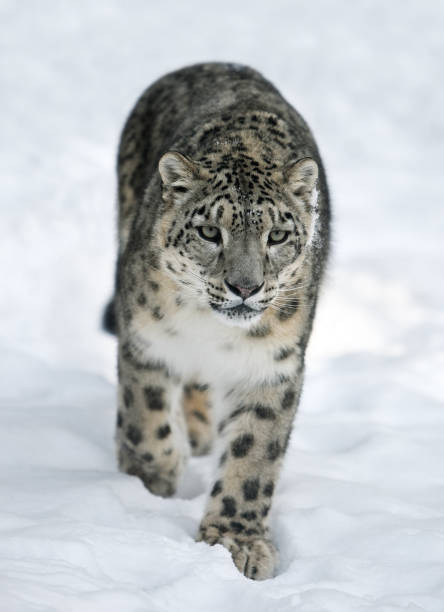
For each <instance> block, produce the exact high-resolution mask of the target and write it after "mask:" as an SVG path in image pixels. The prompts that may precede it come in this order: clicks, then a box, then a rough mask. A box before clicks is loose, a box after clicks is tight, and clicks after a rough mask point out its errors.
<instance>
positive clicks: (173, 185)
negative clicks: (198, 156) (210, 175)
mask: <svg viewBox="0 0 444 612" xmlns="http://www.w3.org/2000/svg"><path fill="white" fill-rule="evenodd" d="M159 173H160V176H161V179H162V183H163V187H164V189H165V190H166V191H167V192H168V193H171V192H172V193H173V195H174V196H180V195H181V194H185V193H187V191H189V189H190V187H191V185H192V183H193V181H195V180H198V179H199V178H203V177H202V176H201V168H200V167H199V164H197V163H196V162H194V161H193V160H191V159H190V158H189V157H185V155H182V154H181V153H177V152H176V151H169V152H168V153H165V154H164V155H162V157H161V158H160V161H159Z"/></svg>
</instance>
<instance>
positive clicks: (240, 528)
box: [230, 521, 245, 533]
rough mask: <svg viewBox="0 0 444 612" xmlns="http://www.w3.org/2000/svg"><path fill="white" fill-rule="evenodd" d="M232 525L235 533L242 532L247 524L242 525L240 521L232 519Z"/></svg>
mask: <svg viewBox="0 0 444 612" xmlns="http://www.w3.org/2000/svg"><path fill="white" fill-rule="evenodd" d="M230 527H231V529H232V530H233V531H234V533H240V532H241V531H243V530H244V529H245V525H242V523H240V522H239V521H230Z"/></svg>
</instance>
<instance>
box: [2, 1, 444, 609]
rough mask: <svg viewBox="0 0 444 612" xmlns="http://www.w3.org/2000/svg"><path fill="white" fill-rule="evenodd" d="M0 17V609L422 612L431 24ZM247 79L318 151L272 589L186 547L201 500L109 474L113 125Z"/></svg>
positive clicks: (56, 7)
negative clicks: (302, 363)
mask: <svg viewBox="0 0 444 612" xmlns="http://www.w3.org/2000/svg"><path fill="white" fill-rule="evenodd" d="M219 6H221V7H222V6H223V8H219V9H218V8H216V5H215V3H210V2H204V1H203V0H201V1H198V0H188V1H187V2H183V3H181V2H172V1H171V0H163V2H156V3H153V2H148V1H142V0H140V1H136V0H131V2H128V1H127V2H117V1H108V2H104V1H98V2H89V1H87V0H81V1H79V0H76V2H68V1H59V2H55V1H53V2H50V1H41V2H31V1H27V2H20V3H18V2H15V1H14V0H9V1H8V0H2V1H1V2H0V28H1V36H0V45H1V53H0V58H1V74H0V87H1V92H2V96H1V101H0V104H1V113H0V122H1V123H0V133H1V141H2V146H1V149H2V161H1V168H2V177H1V183H2V185H1V193H2V198H1V217H0V218H1V236H2V239H1V241H0V262H1V266H2V274H1V278H2V287H3V289H2V299H1V302H0V344H1V347H2V351H1V356H0V380H1V381H2V382H1V388H0V483H1V484H0V610H1V611H2V612H3V611H4V612H77V611H80V612H102V611H106V612H114V611H115V612H123V611H125V612H142V611H144V612H170V611H173V612H175V611H185V612H187V611H188V610H193V611H196V612H207V611H209V610H211V611H215V612H219V611H220V612H222V611H223V612H227V611H231V610H242V611H247V612H248V611H253V610H254V612H268V611H277V612H289V611H292V610H297V611H299V612H360V611H370V612H375V611H378V612H395V611H408V612H419V611H423V612H442V611H443V610H444V468H443V465H444V382H443V375H442V372H443V371H444V314H443V310H442V304H443V300H444V283H443V282H442V267H443V264H444V258H443V255H444V248H443V245H442V240H443V237H444V206H443V205H442V193H443V181H442V159H443V154H444V146H443V142H444V121H443V111H442V109H443V108H444V86H443V79H442V74H443V72H442V71H443V65H444V43H443V28H444V7H443V5H442V4H441V3H439V2H437V1H434V0H429V1H427V0H426V1H420V0H417V1H416V2H412V1H403V0H396V1H395V0H391V1H390V2H387V0H384V1H379V0H374V1H372V2H367V1H365V0H357V1H356V2H350V1H338V0H337V1H328V0H325V1H319V0H316V2H299V1H296V0H288V1H287V2H285V1H282V0H275V1H274V2H270V3H266V5H264V6H261V5H260V4H259V3H257V2H244V3H241V2H238V1H234V0H226V1H224V2H223V3H220V5H219ZM207 59H223V60H232V61H239V62H244V63H249V64H252V65H254V66H255V67H257V68H258V69H260V70H262V71H263V72H264V73H265V74H266V75H267V76H268V77H269V78H270V79H271V80H273V81H274V82H275V84H276V85H277V86H278V87H279V88H280V89H281V91H282V92H283V93H284V94H285V95H286V96H287V98H288V99H289V100H290V101H292V102H293V103H294V104H295V105H296V106H297V107H298V108H299V109H300V110H301V112H302V113H303V114H304V115H305V116H306V118H307V120H308V121H309V123H310V124H311V125H312V127H313V130H314V132H315V134H316V136H317V138H318V141H319V144H320V147H321V151H322V152H323V154H324V158H325V161H326V166H327V170H328V171H329V177H330V184H331V189H332V193H333V202H334V208H335V226H334V238H335V240H334V252H333V257H332V261H331V265H330V271H329V275H328V279H327V283H326V286H325V289H324V292H323V299H322V301H321V304H320V309H319V316H318V318H317V321H316V330H315V334H314V336H313V339H312V343H311V346H310V356H309V359H308V372H307V382H306V386H305V391H304V396H303V401H302V404H301V409H300V414H299V417H298V421H297V427H296V428H295V431H294V435H293V437H292V440H291V445H290V448H289V452H288V456H287V458H286V462H285V467H284V471H283V474H282V478H281V480H280V484H279V487H278V489H277V494H276V499H275V503H274V507H273V514H272V522H271V524H272V531H273V534H274V539H275V541H276V543H277V545H278V546H279V548H280V551H281V566H280V568H279V573H278V575H277V577H276V578H274V579H273V580H269V581H266V582H263V583H255V582H252V581H248V580H247V579H245V578H243V577H242V576H241V575H240V574H239V573H238V572H237V570H236V569H235V568H234V566H233V564H232V562H231V560H230V558H229V554H228V552H227V551H225V550H224V549H222V548H221V547H213V548H210V547H208V546H206V545H205V544H196V543H194V541H193V538H194V535H195V532H196V529H197V525H198V522H199V519H200V516H201V513H202V509H203V506H204V500H205V489H206V487H207V485H208V483H209V480H208V478H209V474H208V470H209V464H208V461H207V460H206V459H200V460H193V461H192V462H191V465H190V467H189V470H188V472H187V475H186V477H185V480H184V482H183V483H182V486H181V489H180V491H179V494H178V495H177V496H176V497H175V498H174V499H170V500H164V499H160V498H156V497H154V496H152V495H150V494H149V493H148V492H147V491H146V490H145V489H144V488H143V487H142V485H141V483H140V482H139V481H138V480H137V479H135V478H132V477H129V476H126V475H122V474H119V473H118V472H117V471H116V467H115V460H114V452H113V443H112V436H113V425H114V420H115V399H114V396H115V374H114V353H115V346H114V341H113V340H112V339H111V338H109V337H106V336H105V335H104V334H102V333H101V332H100V330H99V323H98V322H99V317H100V310H101V307H102V305H103V304H104V303H105V301H106V299H107V298H108V296H109V294H110V292H111V286H112V276H113V260H114V216H115V212H114V193H115V183H114V159H115V148H116V143H117V138H118V133H119V130H120V127H121V125H122V122H123V120H124V118H125V115H126V114H127V112H128V111H129V109H130V107H131V105H132V104H133V102H134V100H135V98H136V97H137V96H138V95H139V93H140V92H141V90H142V89H143V88H144V87H145V86H146V85H147V84H148V83H150V82H151V81H152V80H153V79H154V78H156V77H158V76H160V75H161V74H162V73H164V72H165V71H167V70H171V69H174V68H176V67H179V66H181V65H184V64H188V63H192V62H196V61H201V60H207Z"/></svg>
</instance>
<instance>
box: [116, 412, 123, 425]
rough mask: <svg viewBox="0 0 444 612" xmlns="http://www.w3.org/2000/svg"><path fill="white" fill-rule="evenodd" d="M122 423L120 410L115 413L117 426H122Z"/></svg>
mask: <svg viewBox="0 0 444 612" xmlns="http://www.w3.org/2000/svg"><path fill="white" fill-rule="evenodd" d="M122 425H123V417H122V415H121V413H120V412H118V413H117V427H122Z"/></svg>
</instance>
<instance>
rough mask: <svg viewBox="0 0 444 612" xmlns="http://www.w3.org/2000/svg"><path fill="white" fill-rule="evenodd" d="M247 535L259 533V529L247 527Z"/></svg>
mask: <svg viewBox="0 0 444 612" xmlns="http://www.w3.org/2000/svg"><path fill="white" fill-rule="evenodd" d="M245 534H246V535H249V536H250V535H259V531H258V530H257V529H253V528H252V527H251V528H250V529H247V530H246V531H245Z"/></svg>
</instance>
